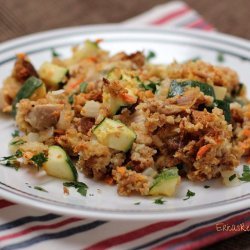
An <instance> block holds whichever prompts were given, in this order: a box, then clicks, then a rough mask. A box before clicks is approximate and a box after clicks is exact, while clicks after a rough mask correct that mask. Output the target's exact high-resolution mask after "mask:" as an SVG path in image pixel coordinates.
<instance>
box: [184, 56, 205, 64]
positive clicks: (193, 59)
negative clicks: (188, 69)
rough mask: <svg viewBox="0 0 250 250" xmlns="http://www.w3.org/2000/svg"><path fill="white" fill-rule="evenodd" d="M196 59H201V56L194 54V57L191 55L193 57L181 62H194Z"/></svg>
mask: <svg viewBox="0 0 250 250" xmlns="http://www.w3.org/2000/svg"><path fill="white" fill-rule="evenodd" d="M198 60H201V58H200V57H199V56H196V57H193V58H189V59H188V60H186V61H184V62H183V63H188V62H196V61H198Z"/></svg>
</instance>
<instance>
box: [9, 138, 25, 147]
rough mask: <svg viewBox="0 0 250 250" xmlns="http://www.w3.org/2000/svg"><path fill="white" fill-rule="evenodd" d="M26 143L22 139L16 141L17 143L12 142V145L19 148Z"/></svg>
mask: <svg viewBox="0 0 250 250" xmlns="http://www.w3.org/2000/svg"><path fill="white" fill-rule="evenodd" d="M24 143H25V141H24V140H22V139H20V140H16V141H13V142H11V143H10V145H16V146H19V145H22V144H24Z"/></svg>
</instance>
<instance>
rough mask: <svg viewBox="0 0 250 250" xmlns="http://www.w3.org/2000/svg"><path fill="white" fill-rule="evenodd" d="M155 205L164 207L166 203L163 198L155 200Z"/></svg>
mask: <svg viewBox="0 0 250 250" xmlns="http://www.w3.org/2000/svg"><path fill="white" fill-rule="evenodd" d="M154 203H155V204H157V205H163V204H164V203H165V201H164V200H163V199H162V198H158V199H155V200H154Z"/></svg>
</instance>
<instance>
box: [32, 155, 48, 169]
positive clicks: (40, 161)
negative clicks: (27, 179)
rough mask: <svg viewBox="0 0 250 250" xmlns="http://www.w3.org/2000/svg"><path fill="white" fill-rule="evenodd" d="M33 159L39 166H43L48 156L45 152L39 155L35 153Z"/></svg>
mask: <svg viewBox="0 0 250 250" xmlns="http://www.w3.org/2000/svg"><path fill="white" fill-rule="evenodd" d="M31 160H32V161H33V162H34V163H35V164H36V165H37V166H38V167H39V168H41V167H42V165H43V163H44V162H46V161H47V160H48V158H47V157H46V156H45V154H44V153H39V154H37V155H34V156H33V157H32V158H31Z"/></svg>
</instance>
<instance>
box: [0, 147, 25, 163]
mask: <svg viewBox="0 0 250 250" xmlns="http://www.w3.org/2000/svg"><path fill="white" fill-rule="evenodd" d="M22 155H23V153H22V151H20V150H17V151H16V153H15V154H14V155H9V156H4V157H2V158H0V162H2V161H8V160H16V159H17V158H20V157H21V156H22Z"/></svg>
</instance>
